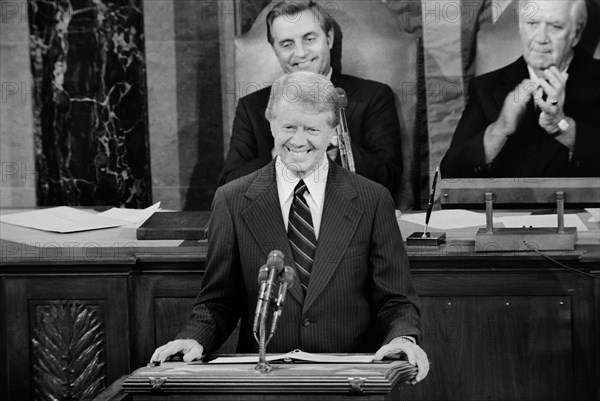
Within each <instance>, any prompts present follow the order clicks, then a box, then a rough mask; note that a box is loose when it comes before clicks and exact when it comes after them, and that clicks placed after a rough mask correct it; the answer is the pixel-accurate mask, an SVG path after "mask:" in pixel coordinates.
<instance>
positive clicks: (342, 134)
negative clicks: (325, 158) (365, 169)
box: [335, 88, 356, 172]
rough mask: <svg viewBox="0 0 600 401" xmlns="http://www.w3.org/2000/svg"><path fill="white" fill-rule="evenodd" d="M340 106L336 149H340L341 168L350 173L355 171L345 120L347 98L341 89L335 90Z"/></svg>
mask: <svg viewBox="0 0 600 401" xmlns="http://www.w3.org/2000/svg"><path fill="white" fill-rule="evenodd" d="M335 91H336V92H337V96H338V102H339V105H340V111H339V113H340V129H339V131H338V147H339V148H340V159H341V161H342V167H344V168H345V169H346V170H350V171H352V172H355V171H356V168H355V167H354V155H353V154H352V146H351V144H350V134H349V132H348V121H347V120H346V107H347V106H348V97H347V96H346V91H345V90H344V89H342V88H335Z"/></svg>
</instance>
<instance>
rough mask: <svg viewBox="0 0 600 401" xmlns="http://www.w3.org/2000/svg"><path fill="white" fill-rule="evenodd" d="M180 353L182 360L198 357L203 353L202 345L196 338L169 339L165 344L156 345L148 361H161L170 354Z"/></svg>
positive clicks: (186, 360)
mask: <svg viewBox="0 0 600 401" xmlns="http://www.w3.org/2000/svg"><path fill="white" fill-rule="evenodd" d="M178 353H182V354H183V361H184V362H191V361H193V360H195V359H200V358H202V356H203V355H204V347H203V346H202V345H200V343H199V342H198V341H196V340H192V339H179V340H173V341H169V342H168V343H166V344H165V345H163V346H161V347H158V348H157V349H156V350H155V351H154V353H153V354H152V358H150V363H153V362H158V361H160V363H163V362H164V361H166V360H167V358H169V357H170V356H173V355H175V354H178Z"/></svg>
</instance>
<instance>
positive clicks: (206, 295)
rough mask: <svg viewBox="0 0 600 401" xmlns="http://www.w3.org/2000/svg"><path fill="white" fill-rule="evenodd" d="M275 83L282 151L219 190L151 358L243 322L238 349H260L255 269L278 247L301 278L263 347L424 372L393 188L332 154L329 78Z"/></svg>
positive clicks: (212, 341) (201, 343)
mask: <svg viewBox="0 0 600 401" xmlns="http://www.w3.org/2000/svg"><path fill="white" fill-rule="evenodd" d="M275 85H277V86H275ZM273 88H275V89H274V90H273V91H272V92H271V97H270V100H269V104H268V108H267V112H266V114H267V118H268V120H269V122H270V127H271V131H272V133H273V134H272V135H273V137H274V143H275V150H276V152H277V157H276V159H275V160H273V161H271V162H270V163H269V164H268V165H267V166H265V167H263V168H261V169H260V170H258V171H256V172H254V173H252V174H249V175H247V176H245V177H242V178H240V179H237V180H234V181H233V182H231V183H228V184H226V185H224V186H222V187H220V188H219V189H218V190H217V193H216V195H215V199H214V201H213V205H212V212H211V219H210V226H209V231H208V233H209V249H208V254H207V260H206V273H205V275H204V281H203V282H202V289H201V292H200V294H199V295H198V298H197V300H196V303H195V305H194V309H193V311H192V317H191V319H190V322H189V323H188V325H187V326H186V327H185V328H184V329H183V330H182V331H181V332H180V333H179V335H178V336H177V338H178V339H177V340H174V341H171V342H169V343H167V344H166V345H164V346H162V347H160V348H158V349H157V350H156V351H155V352H154V354H153V356H152V360H160V361H164V360H165V359H166V358H168V357H169V356H170V355H173V354H175V353H178V352H182V353H183V354H184V356H183V359H184V360H185V361H188V360H192V359H194V358H199V357H200V356H202V355H203V354H204V353H208V354H210V353H211V352H213V351H214V350H215V349H216V348H217V347H218V346H219V345H220V344H221V343H222V342H223V341H225V340H226V339H227V337H228V336H229V335H230V333H231V332H232V330H233V329H234V328H235V326H236V323H237V322H238V319H241V320H240V336H239V343H238V348H237V350H238V352H242V353H248V352H256V351H257V349H258V346H257V344H256V342H255V339H254V337H253V327H252V325H253V318H254V311H255V305H256V298H257V294H258V292H259V284H258V282H257V277H258V275H259V269H260V266H261V265H263V264H264V263H265V260H266V258H267V255H268V254H269V253H270V251H272V250H274V249H277V250H280V251H282V252H283V254H284V255H285V264H286V265H289V266H295V268H296V271H297V276H296V278H295V284H294V285H293V286H292V287H291V290H290V292H291V296H289V297H288V299H287V300H286V304H285V307H284V309H283V316H282V318H281V321H280V323H279V328H278V331H277V332H276V333H275V336H274V337H273V338H272V340H271V342H270V343H269V349H268V351H269V352H287V351H290V350H293V349H296V348H300V349H302V350H303V351H307V352H340V353H354V352H367V353H370V352H374V353H376V354H375V358H376V359H381V358H383V357H385V356H389V355H397V354H404V355H405V356H406V357H407V358H408V361H409V362H410V363H412V364H416V365H417V367H418V370H419V373H418V375H417V377H416V379H415V380H416V381H420V380H422V379H423V378H424V377H425V375H426V374H427V371H428V369H429V364H428V361H427V355H426V354H425V352H423V350H422V349H421V348H420V347H419V346H418V345H417V343H418V342H420V341H421V337H422V334H421V329H420V317H419V309H418V306H417V296H416V293H415V290H414V288H413V286H412V283H411V277H410V268H409V264H408V258H407V255H406V251H405V248H404V246H403V242H402V236H401V234H400V230H399V228H398V224H397V222H396V218H395V210H394V203H393V200H392V197H391V195H390V193H389V191H387V190H386V189H385V188H384V187H383V186H381V185H379V184H377V183H375V182H372V181H370V180H368V179H366V178H364V177H361V176H358V175H356V174H353V173H351V172H349V171H347V170H345V169H343V168H342V167H340V166H338V165H336V164H335V163H333V162H332V161H331V160H330V159H329V158H328V157H327V154H326V150H327V146H328V144H329V143H330V140H331V137H332V136H333V135H334V134H335V127H336V126H337V124H338V122H339V115H338V112H337V110H338V105H339V103H338V102H339V101H338V98H337V96H336V94H335V91H334V87H333V86H331V83H330V82H329V81H328V80H327V79H326V78H325V77H323V76H322V75H319V74H315V73H311V72H304V71H302V72H296V73H291V74H289V75H284V76H283V77H281V78H280V79H279V80H278V81H277V82H276V83H275V84H274V86H273ZM290 94H291V95H290ZM301 212H302V213H304V214H303V215H300V213H301ZM306 213H308V215H306ZM299 215H300V217H301V219H298V216H299ZM307 230H308V231H307ZM286 232H287V233H286ZM299 241H300V242H299Z"/></svg>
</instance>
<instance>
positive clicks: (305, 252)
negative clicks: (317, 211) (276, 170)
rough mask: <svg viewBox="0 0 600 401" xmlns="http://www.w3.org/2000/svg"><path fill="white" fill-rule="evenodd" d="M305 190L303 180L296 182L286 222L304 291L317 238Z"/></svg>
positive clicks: (313, 257)
mask: <svg viewBox="0 0 600 401" xmlns="http://www.w3.org/2000/svg"><path fill="white" fill-rule="evenodd" d="M306 191H307V188H306V184H305V183H304V181H303V180H300V181H299V182H298V185H296V188H294V200H293V201H292V206H291V208H290V216H289V222H288V239H289V240H290V245H291V246H292V253H293V254H294V262H295V264H296V270H297V271H298V275H299V276H300V283H301V284H302V287H303V288H304V291H306V288H307V287H308V281H309V279H310V271H311V269H312V264H313V260H314V259H315V251H316V249H317V239H316V237H315V229H314V227H313V221H312V216H311V214H310V209H309V207H308V203H307V202H306V199H304V193H305V192H306Z"/></svg>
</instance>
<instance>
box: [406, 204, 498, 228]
mask: <svg viewBox="0 0 600 401" xmlns="http://www.w3.org/2000/svg"><path fill="white" fill-rule="evenodd" d="M400 220H404V221H408V222H410V223H414V224H419V225H425V213H414V214H413V213H411V214H403V215H402V217H400ZM496 222H497V219H496V218H494V223H496ZM477 226H485V213H477V212H471V211H470V210H463V209H451V210H436V211H434V212H432V213H431V217H430V219H429V228H436V229H438V230H451V229H453V228H466V227H477Z"/></svg>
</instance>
